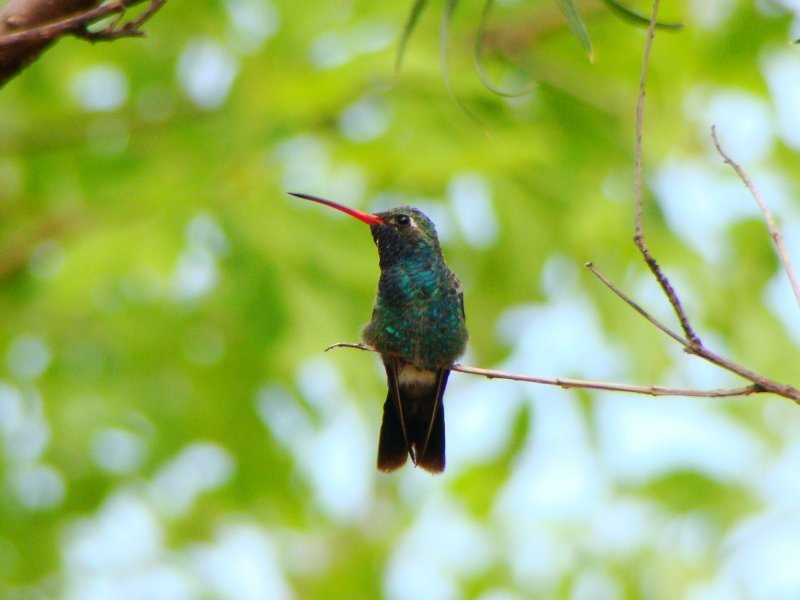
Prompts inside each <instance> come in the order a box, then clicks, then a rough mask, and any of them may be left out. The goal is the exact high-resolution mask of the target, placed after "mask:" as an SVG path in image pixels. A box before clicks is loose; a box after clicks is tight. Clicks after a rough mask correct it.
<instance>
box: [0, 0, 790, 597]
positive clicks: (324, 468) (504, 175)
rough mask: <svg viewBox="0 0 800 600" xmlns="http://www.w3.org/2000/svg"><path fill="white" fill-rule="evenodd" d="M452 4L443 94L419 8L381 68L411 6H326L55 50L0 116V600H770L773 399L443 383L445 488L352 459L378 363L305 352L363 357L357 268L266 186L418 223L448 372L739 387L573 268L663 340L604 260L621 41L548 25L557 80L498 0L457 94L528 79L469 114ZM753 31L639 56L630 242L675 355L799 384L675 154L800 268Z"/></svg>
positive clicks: (782, 13)
mask: <svg viewBox="0 0 800 600" xmlns="http://www.w3.org/2000/svg"><path fill="white" fill-rule="evenodd" d="M462 4H463V5H460V6H458V9H457V10H456V12H455V14H454V17H453V20H452V23H451V24H450V28H449V31H450V40H449V44H448V51H447V57H448V64H449V75H450V82H451V84H452V92H453V94H454V95H455V97H456V98H457V102H456V101H454V100H453V98H452V97H451V95H450V94H449V93H448V87H447V85H446V83H445V82H444V80H443V77H442V74H443V67H442V63H441V60H440V47H439V43H440V36H441V31H440V26H441V17H442V13H443V11H444V8H443V7H442V6H441V5H440V4H439V3H433V4H431V5H430V6H428V7H427V9H426V11H425V12H424V13H423V14H422V16H421V18H420V21H419V24H418V27H417V29H416V30H415V31H414V33H413V35H412V36H411V38H410V40H409V43H408V47H407V53H406V55H405V57H404V61H403V65H402V68H401V69H400V70H399V71H395V69H394V63H395V58H396V53H397V48H398V41H399V39H400V35H401V31H402V28H403V24H404V23H405V21H406V19H407V16H408V13H409V11H410V8H411V6H410V5H409V4H407V3H375V2H364V1H360V0H358V1H349V2H336V3H331V2H316V1H310V2H302V3H298V2H286V1H275V2H274V3H270V2H269V1H267V0H228V1H226V2H218V1H212V0H205V1H200V0H197V1H195V2H191V3H186V2H178V1H176V0H175V1H172V2H169V3H167V5H166V6H165V7H164V8H163V9H162V10H161V11H160V12H159V13H158V14H156V15H155V17H154V18H153V19H152V21H150V22H149V23H148V24H147V25H146V31H147V34H148V35H147V37H146V38H145V39H126V40H119V41H116V42H114V43H109V44H95V45H91V44H88V43H86V42H84V41H80V40H75V39H65V40H63V41H60V42H59V43H58V44H57V45H56V46H55V47H53V48H52V49H51V50H49V51H48V52H47V53H45V55H44V56H43V57H42V58H41V59H40V60H39V61H37V62H36V63H35V64H33V65H32V66H31V67H29V68H28V69H27V70H26V71H24V72H23V73H21V74H20V75H19V76H18V77H17V78H16V79H14V80H12V81H11V82H10V83H9V84H7V85H6V86H5V87H4V88H3V89H2V90H1V91H0V315H2V319H0V442H1V443H2V445H1V446H0V447H1V448H2V461H1V462H0V465H1V466H0V586H1V589H2V592H1V594H2V595H3V597H8V598H51V597H57V598H62V597H63V598H75V599H94V598H98V599H99V598H131V599H133V598H165V599H172V598H237V599H238V598H244V599H249V598H253V599H258V598H284V597H285V598H289V597H297V598H377V597H386V598H397V599H404V598H443V599H450V598H481V599H483V600H501V599H502V600H507V599H509V600H510V599H514V598H570V599H584V598H585V599H589V598H591V599H598V598H599V599H614V598H652V599H661V598H665V599H666V598H692V599H694V600H700V599H703V600H708V599H716V598H726V599H727V598H764V599H775V598H794V597H796V590H797V589H800V570H798V569H797V567H796V565H797V562H798V560H800V503H798V501H797V498H798V492H800V483H798V482H799V481H800V477H799V476H798V473H800V446H798V444H797V441H796V440H797V439H798V432H800V412H798V409H797V407H796V406H794V405H792V404H791V402H789V401H787V400H784V399H779V398H771V397H766V396H750V397H744V398H734V399H725V400H720V399H680V398H679V399H674V398H660V399H651V398H646V397H639V396H623V395H620V394H612V393H598V394H595V393H589V392H583V391H575V390H572V391H569V390H561V389H559V388H547V387H540V386H535V385H531V384H523V383H507V382H501V381H488V380H484V379H481V378H476V377H470V376H467V375H459V374H454V375H453V376H452V377H451V383H450V386H449V388H448V394H447V396H446V398H447V403H446V406H447V415H448V419H447V421H448V440H449V452H448V470H447V472H446V473H445V474H444V475H443V476H439V477H431V476H429V475H428V474H427V473H425V472H422V471H419V470H414V469H412V468H410V467H406V468H405V469H404V470H403V471H400V472H397V473H395V474H392V475H384V474H380V473H378V472H377V471H376V470H375V469H374V460H375V451H376V445H377V434H378V428H379V420H380V411H381V408H380V407H381V404H382V402H383V399H384V395H385V382H384V380H383V375H382V373H381V368H380V365H379V361H378V360H377V358H376V357H375V356H372V355H369V354H366V353H361V352H357V351H353V350H336V351H332V352H330V353H324V352H323V349H324V348H325V347H326V346H327V345H328V344H330V343H333V342H337V341H358V336H359V331H360V328H361V326H362V325H363V324H364V323H365V322H366V321H368V319H369V316H370V312H371V307H372V302H373V299H374V293H375V291H374V290H375V286H376V282H377V277H378V268H377V257H376V252H375V249H374V247H373V245H372V242H371V240H370V236H369V233H368V231H367V229H366V228H365V227H364V226H363V224H360V223H358V222H357V221H355V220H352V219H348V218H346V217H344V216H342V215H339V214H338V213H334V212H333V211H330V210H328V209H325V208H323V207H321V206H318V205H312V204H310V203H304V202H302V201H299V200H296V199H293V198H290V197H289V196H287V195H286V193H285V192H286V191H300V192H306V193H311V194H318V195H322V196H325V197H328V198H331V199H333V200H337V201H339V202H343V203H347V204H349V205H352V206H357V207H361V208H363V209H366V210H379V209H381V208H385V207H387V206H392V205H398V204H413V205H415V206H419V207H420V208H422V209H423V210H424V211H425V212H426V213H427V214H429V215H430V216H431V217H432V218H433V219H434V220H435V221H436V223H437V226H438V227H439V230H440V237H441V239H442V243H443V247H444V252H445V256H446V258H447V260H448V264H449V265H450V266H451V267H452V268H453V270H454V271H455V272H456V273H457V274H458V275H459V277H460V278H461V280H462V282H463V284H464V287H465V290H466V310H467V318H468V324H469V329H470V336H471V340H470V348H469V351H468V354H467V356H466V357H465V358H464V362H465V363H466V364H472V365H476V366H482V367H486V368H502V369H509V370H515V371H521V372H526V373H531V374H537V375H543V376H551V377H558V376H561V377H580V378H586V379H590V378H595V379H605V380H611V381H623V382H629V383H637V384H642V385H670V386H676V387H677V386H682V387H696V388H703V389H705V388H714V387H727V386H738V385H743V382H740V381H738V380H736V379H735V378H734V377H732V376H730V375H727V374H724V373H722V372H720V371H718V370H716V369H714V368H713V367H710V366H706V365H703V364H702V363H700V362H699V361H698V359H695V358H692V357H689V356H687V355H685V354H684V353H683V352H682V351H681V349H680V348H679V347H678V346H676V345H675V344H674V343H671V342H670V340H668V339H667V338H666V337H665V336H663V335H662V334H660V333H659V332H658V331H657V330H656V329H655V328H653V327H652V326H650V325H648V324H647V323H646V322H645V321H644V320H643V319H641V318H640V317H639V316H637V315H636V314H635V313H634V312H633V311H631V310H630V309H628V308H627V307H626V306H625V305H623V303H622V302H620V301H619V300H618V299H617V298H615V297H614V296H613V295H612V294H610V293H609V291H608V290H607V289H605V288H604V287H603V286H602V285H601V284H600V283H599V282H598V281H597V280H596V279H594V278H593V277H592V276H591V274H590V273H589V272H588V271H587V270H586V269H584V268H583V266H582V265H583V264H584V263H585V262H586V261H589V260H591V261H593V262H594V263H595V264H596V265H597V266H598V267H599V268H600V269H601V270H602V271H603V272H604V273H605V274H606V275H607V276H609V277H610V278H611V279H613V280H614V281H615V282H617V283H618V284H619V285H620V286H622V287H623V288H624V289H626V290H627V291H628V292H629V293H631V294H632V295H633V296H634V297H636V298H637V299H638V300H639V301H641V302H642V303H643V304H645V305H646V306H647V307H648V309H650V310H651V311H652V312H653V314H655V315H657V316H659V317H660V318H663V319H664V320H666V321H668V322H669V323H670V324H673V323H674V320H673V317H672V315H671V313H670V309H669V306H668V305H667V303H666V301H665V300H664V299H663V297H661V295H660V294H659V291H658V289H657V287H656V285H655V283H654V282H653V281H652V278H651V277H650V276H649V274H648V273H647V271H646V268H645V266H644V264H643V262H642V261H641V259H640V257H639V256H638V254H637V251H636V249H635V247H634V246H633V244H632V242H631V239H632V236H633V206H632V201H633V139H634V113H635V101H636V90H637V85H638V79H639V72H640V68H641V59H642V52H643V47H644V40H645V32H644V30H643V29H641V28H637V27H634V26H633V25H631V24H630V23H627V22H624V21H622V20H620V19H619V18H617V17H615V16H613V15H612V14H611V13H610V12H609V11H608V10H607V9H606V8H605V7H604V6H603V4H601V3H599V2H585V3H584V2H579V3H578V6H579V9H580V10H581V13H582V15H583V18H584V21H585V24H586V27H587V29H588V31H589V34H590V36H591V40H592V43H593V47H594V61H593V62H590V61H589V60H588V59H587V55H586V53H585V52H584V51H583V49H582V47H581V44H580V42H579V40H578V39H577V38H576V37H575V35H574V34H573V33H572V32H571V31H570V29H569V27H568V26H567V24H566V22H565V20H564V18H563V16H562V15H561V13H560V12H559V10H558V6H557V3H555V2H552V1H543V0H542V1H538V2H534V1H530V2H514V1H510V2H505V3H500V5H499V6H497V7H495V9H494V10H493V12H492V13H491V15H490V17H489V20H488V22H487V23H486V35H485V38H484V45H483V46H482V53H483V61H482V63H481V69H483V71H485V73H486V76H487V77H488V78H490V79H491V80H492V81H493V82H494V83H495V84H496V85H497V86H499V87H501V88H503V89H504V90H512V91H513V90H518V89H521V88H523V87H524V86H525V85H527V84H528V83H529V82H531V81H533V82H535V87H534V89H533V90H532V91H531V92H530V93H528V94H526V95H523V96H520V97H515V98H503V97H500V96H498V95H495V94H493V93H492V92H491V91H490V90H489V89H487V87H486V86H485V85H484V84H483V83H482V82H481V80H480V78H479V76H478V71H477V69H476V66H475V64H474V63H473V58H472V55H473V46H474V39H475V34H476V31H477V30H478V28H479V23H480V17H481V11H482V10H483V7H482V6H481V5H478V4H474V3H462ZM625 4H626V6H629V7H631V8H633V9H635V10H638V11H640V12H642V13H645V14H646V13H647V12H648V11H649V6H648V3H647V2H629V3H625ZM757 4H758V6H756V3H753V2H744V1H741V2H727V3H726V2H708V3H699V2H675V3H665V6H664V7H663V9H662V17H663V19H664V20H665V21H682V22H683V23H684V28H683V30H681V31H680V32H667V31H663V32H659V33H658V34H657V37H656V40H655V45H654V50H653V57H652V64H651V67H650V73H649V81H648V94H647V108H646V118H645V124H646V132H645V151H644V162H645V169H644V171H645V184H646V190H645V195H646V203H647V204H646V211H645V212H646V231H647V234H648V240H649V242H650V245H651V248H652V249H653V252H654V253H655V255H656V257H657V258H658V259H659V261H660V262H661V264H662V265H663V266H664V268H665V270H666V272H667V274H668V275H669V276H670V277H671V278H672V280H673V282H674V283H675V285H676V287H677V289H678V292H679V293H680V294H681V296H682V298H683V299H684V301H685V304H686V307H687V309H688V311H689V314H690V317H691V318H692V321H693V323H694V325H695V326H696V328H697V331H698V333H699V335H700V336H701V337H702V338H703V340H704V341H706V342H707V343H708V344H709V346H710V347H712V348H713V349H715V350H717V351H719V352H721V353H723V354H726V355H728V356H730V357H732V358H734V359H735V360H737V361H739V362H740V363H742V364H745V365H747V366H748V367H750V368H752V369H754V370H756V371H759V372H763V373H764V374H765V375H768V376H771V377H774V378H776V379H778V380H781V381H784V382H787V383H792V382H794V383H795V384H797V380H796V368H795V365H796V360H797V344H798V339H800V329H798V325H797V323H798V318H797V316H798V315H797V306H796V304H795V302H794V300H793V298H792V296H791V295H790V292H789V289H788V286H787V285H786V284H785V282H784V279H785V278H784V277H783V275H782V273H781V270H780V268H779V264H778V262H777V260H776V258H775V254H774V251H773V250H772V247H771V243H770V239H769V236H768V234H767V233H766V231H765V227H764V224H763V221H762V219H761V217H760V216H759V214H758V212H757V209H756V206H755V203H754V202H753V200H752V199H751V198H750V197H749V196H748V195H747V193H746V191H745V190H744V188H743V186H742V185H741V184H740V183H739V182H738V180H737V179H736V178H735V175H734V174H733V172H732V171H730V169H728V168H727V167H725V166H724V165H723V164H722V161H721V159H720V157H719V156H718V155H717V154H716V153H715V152H714V150H713V146H712V145H711V140H710V133H709V128H710V126H711V125H712V124H714V123H716V124H717V126H718V130H719V133H720V137H721V139H722V141H723V143H724V144H725V145H726V148H728V149H729V151H730V152H731V154H733V155H734V158H737V159H738V160H740V161H741V162H742V165H743V166H744V167H745V168H746V169H747V170H748V172H749V174H750V175H751V176H752V178H753V179H754V181H755V183H756V185H758V186H759V187H760V188H761V189H762V191H763V192H764V195H765V198H766V200H767V202H768V203H770V205H771V206H772V208H773V209H774V210H775V212H776V216H777V217H778V220H779V222H780V223H781V225H782V226H783V227H784V228H785V233H786V236H787V241H788V243H789V246H790V250H791V249H792V248H795V249H798V248H800V220H799V219H798V217H799V216H800V213H798V204H797V200H796V198H797V191H798V183H799V180H800V169H798V149H799V148H800V125H798V123H797V117H796V116H794V115H795V113H796V112H797V99H798V98H799V97H800V90H799V89H798V85H800V84H798V81H800V77H798V78H797V79H793V78H792V77H791V74H792V73H797V72H800V49H799V48H800V47H799V46H797V45H792V44H791V43H790V42H791V41H792V40H793V39H797V38H798V37H800V35H798V33H797V32H798V29H797V22H796V21H797V18H798V16H797V15H796V14H795V15H794V16H793V15H792V13H791V12H790V10H789V9H788V8H785V7H784V6H783V4H782V3H778V2H775V3H757ZM795 10H796V9H795ZM793 19H794V21H793ZM776 65H777V66H776ZM792 69H794V70H792ZM787 74H788V75H787ZM459 103H460V104H459ZM795 256H798V254H797V253H795ZM798 260H800V259H798Z"/></svg>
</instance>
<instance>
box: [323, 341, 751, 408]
mask: <svg viewBox="0 0 800 600" xmlns="http://www.w3.org/2000/svg"><path fill="white" fill-rule="evenodd" d="M333 348H355V349H356V350H364V351H367V352H377V351H376V350H375V349H374V348H373V347H372V346H369V345H367V344H351V343H348V342H339V343H338V344H332V345H330V346H328V347H327V348H325V351H326V352H327V351H328V350H331V349H333ZM450 370H451V371H458V372H459V373H465V374H467V375H478V376H480V377H486V378H487V379H507V380H511V381H522V382H526V383H539V384H542V385H554V386H558V387H560V388H564V389H586V390H606V391H610V392H626V393H629V394H642V395H646V396H693V397H701V398H728V397H731V396H748V395H750V394H759V393H763V392H765V391H766V390H764V389H762V388H761V387H760V386H758V385H749V386H747V387H742V388H733V389H717V390H690V389H680V388H668V387H660V386H642V385H630V384H627V383H612V382H607V381H586V380H583V379H564V378H551V377H538V376H535V375H524V374H521V373H509V372H508V371H496V370H492V369H482V368H480V367H470V366H467V365H453V366H452V367H450Z"/></svg>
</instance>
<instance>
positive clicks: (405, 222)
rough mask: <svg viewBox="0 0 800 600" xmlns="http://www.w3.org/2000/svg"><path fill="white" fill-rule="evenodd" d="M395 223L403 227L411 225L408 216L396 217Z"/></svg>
mask: <svg viewBox="0 0 800 600" xmlns="http://www.w3.org/2000/svg"><path fill="white" fill-rule="evenodd" d="M395 222H396V223H397V224H398V225H401V226H403V227H405V226H406V225H408V224H409V223H411V217H409V216H408V215H397V218H396V219H395Z"/></svg>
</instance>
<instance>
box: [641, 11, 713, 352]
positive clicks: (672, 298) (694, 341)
mask: <svg viewBox="0 0 800 600" xmlns="http://www.w3.org/2000/svg"><path fill="white" fill-rule="evenodd" d="M657 21H658V0H653V14H652V15H651V17H650V26H649V27H648V28H647V41H646V42H645V46H644V57H643V58H642V72H641V75H640V77H639V95H638V98H637V102H636V145H635V150H634V159H633V163H634V176H635V197H636V235H635V236H634V238H633V241H634V243H635V244H636V247H637V248H638V249H639V251H640V252H641V253H642V257H643V258H644V261H645V263H647V266H648V267H649V269H650V272H651V273H652V274H653V276H654V277H655V278H656V281H658V284H659V285H660V286H661V289H662V290H663V291H664V294H665V295H666V296H667V299H668V300H669V303H670V304H671V305H672V308H673V310H674V311H675V314H676V315H677V317H678V321H680V324H681V329H683V332H684V334H685V335H686V338H687V339H688V340H689V341H690V342H691V344H690V345H691V346H695V347H700V346H702V342H701V341H700V338H699V337H697V334H696V333H695V332H694V330H693V329H692V326H691V324H690V323H689V317H687V316H686V311H685V310H684V308H683V304H681V301H680V299H679V298H678V294H677V293H676V292H675V289H674V288H673V287H672V284H671V283H670V282H669V279H667V276H666V275H664V272H663V271H662V270H661V267H660V266H659V265H658V263H657V262H656V259H655V258H653V255H652V254H651V253H650V249H649V248H648V246H647V243H646V242H645V239H644V216H643V213H644V209H643V205H644V201H643V199H642V197H643V194H642V133H643V131H644V97H645V92H646V89H647V85H646V83H647V67H648V64H649V62H650V50H651V48H652V47H653V38H654V37H655V31H656V22H657Z"/></svg>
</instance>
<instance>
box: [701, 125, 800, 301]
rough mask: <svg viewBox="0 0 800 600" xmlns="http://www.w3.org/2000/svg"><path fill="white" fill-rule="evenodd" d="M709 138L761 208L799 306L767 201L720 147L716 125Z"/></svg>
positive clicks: (797, 288)
mask: <svg viewBox="0 0 800 600" xmlns="http://www.w3.org/2000/svg"><path fill="white" fill-rule="evenodd" d="M711 139H713V140H714V146H716V148H717V152H719V155H720V156H721V157H722V159H723V160H724V161H725V164H727V165H730V166H731V168H733V170H734V171H736V174H737V175H738V176H739V179H741V180H742V183H744V185H745V186H746V187H747V189H748V190H749V191H750V194H751V195H752V196H753V198H755V201H756V203H757V204H758V208H760V209H761V214H763V215H764V220H765V221H766V223H767V230H768V231H769V235H770V236H771V237H772V240H773V242H775V249H776V251H777V252H778V258H779V259H780V261H781V264H782V265H783V270H784V271H785V272H786V276H787V277H788V278H789V283H790V284H791V286H792V291H793V292H794V297H795V300H797V304H798V306H800V285H798V283H797V278H796V277H795V275H794V269H793V268H792V261H791V259H790V258H789V252H788V251H787V250H786V246H784V244H783V235H781V232H780V230H779V229H778V226H777V225H776V224H775V220H774V219H773V218H772V213H771V212H770V211H769V208H767V203H766V202H764V199H763V198H762V197H761V194H759V193H758V190H757V189H756V186H755V185H753V182H752V181H750V178H749V177H748V176H747V173H745V172H744V169H742V167H740V166H739V165H738V164H737V163H736V162H735V161H734V160H733V159H731V158H730V157H729V156H728V155H727V154H726V153H725V151H724V150H723V149H722V146H721V145H720V143H719V139H718V138H717V127H716V125H712V126H711Z"/></svg>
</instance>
